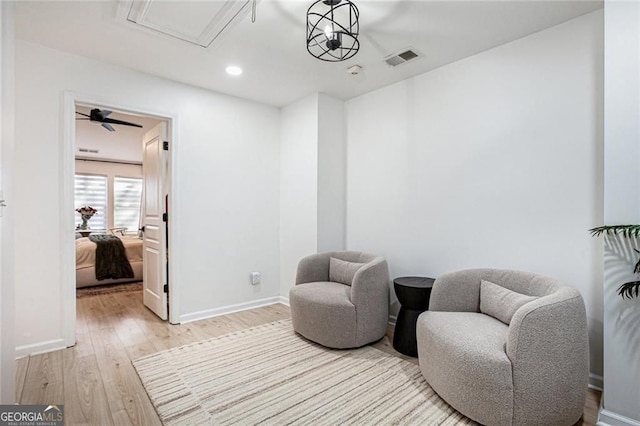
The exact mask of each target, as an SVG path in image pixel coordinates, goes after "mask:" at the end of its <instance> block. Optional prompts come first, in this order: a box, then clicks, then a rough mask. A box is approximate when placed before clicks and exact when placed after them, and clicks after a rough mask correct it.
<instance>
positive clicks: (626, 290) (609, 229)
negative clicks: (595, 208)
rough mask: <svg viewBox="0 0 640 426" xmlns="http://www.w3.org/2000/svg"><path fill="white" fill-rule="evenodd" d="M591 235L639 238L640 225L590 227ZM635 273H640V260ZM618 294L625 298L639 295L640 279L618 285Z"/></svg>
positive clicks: (639, 252)
mask: <svg viewBox="0 0 640 426" xmlns="http://www.w3.org/2000/svg"><path fill="white" fill-rule="evenodd" d="M589 232H591V236H593V237H598V236H600V235H602V234H607V235H612V234H613V235H622V236H623V237H625V238H638V237H640V225H610V226H599V227H597V228H593V229H589ZM633 250H634V251H635V252H636V253H638V254H640V251H638V250H636V249H635V248H634V249H633ZM633 273H634V274H640V260H638V262H637V263H636V265H635V266H634V268H633ZM618 294H619V295H620V296H621V297H622V298H623V299H624V298H625V297H628V298H629V299H631V298H632V297H638V296H639V295H640V281H629V282H628V283H624V284H622V285H620V287H618Z"/></svg>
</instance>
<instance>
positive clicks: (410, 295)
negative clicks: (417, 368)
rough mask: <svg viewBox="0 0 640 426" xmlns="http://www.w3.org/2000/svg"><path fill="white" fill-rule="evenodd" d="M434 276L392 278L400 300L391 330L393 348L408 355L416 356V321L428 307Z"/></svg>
mask: <svg viewBox="0 0 640 426" xmlns="http://www.w3.org/2000/svg"><path fill="white" fill-rule="evenodd" d="M434 281H435V279H434V278H426V277H400V278H396V279H394V280H393V288H394V289H395V291H396V297H397V298H398V301H399V302H400V305H401V306H400V312H399V313H398V319H397V320H396V328H395V331H394V332H393V348H394V349H395V350H397V351H398V352H400V353H403V354H405V355H409V356H418V344H417V342H416V323H417V321H418V316H419V315H420V314H421V313H423V312H424V311H426V310H427V309H428V308H429V297H430V296H431V289H432V288H433V282H434Z"/></svg>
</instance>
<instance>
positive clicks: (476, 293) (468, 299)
mask: <svg viewBox="0 0 640 426" xmlns="http://www.w3.org/2000/svg"><path fill="white" fill-rule="evenodd" d="M485 272H486V270H484V269H467V270H463V271H456V272H450V273H448V274H443V275H441V276H439V277H438V279H436V281H435V282H434V283H433V289H432V290H431V298H430V299H429V310H430V311H447V312H480V280H481V279H482V278H483V274H484V273H485Z"/></svg>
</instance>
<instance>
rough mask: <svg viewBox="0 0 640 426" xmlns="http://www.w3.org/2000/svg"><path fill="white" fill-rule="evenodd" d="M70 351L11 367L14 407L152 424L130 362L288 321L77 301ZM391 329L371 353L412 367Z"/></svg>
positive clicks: (588, 416) (590, 416)
mask: <svg viewBox="0 0 640 426" xmlns="http://www.w3.org/2000/svg"><path fill="white" fill-rule="evenodd" d="M77 310H78V314H77V318H78V322H77V340H78V343H77V345H76V346H74V347H72V348H68V349H64V350H61V351H56V352H49V353H46V354H41V355H34V356H30V357H25V358H22V359H20V360H18V369H17V373H16V401H18V402H19V403H20V404H53V403H61V404H64V409H65V417H66V424H67V425H118V426H124V425H129V424H134V425H160V424H161V423H160V420H159V419H158V416H157V415H156V413H155V410H154V408H153V406H152V405H151V402H150V401H149V398H148V397H147V394H146V392H145V390H144V388H143V387H142V383H141V382H140V379H139V378H138V375H137V374H136V372H135V370H134V368H133V365H132V364H131V361H132V360H134V359H136V358H138V357H141V356H143V355H147V354H151V353H154V352H158V351H161V350H164V349H168V348H171V347H175V346H182V345H184V344H187V343H191V342H196V341H200V340H204V339H208V338H211V337H215V336H219V335H222V334H226V333H229V332H232V331H236V330H241V329H244V328H248V327H252V326H255V325H259V324H264V323H268V322H272V321H278V320H281V319H284V318H289V316H290V315H289V308H288V307H287V306H285V305H281V304H277V305H271V306H267V307H263V308H258V309H252V310H249V311H244V312H238V313H234V314H229V315H224V316H220V317H216V318H211V319H208V320H202V321H197V322H193V323H189V324H184V325H170V324H168V323H167V322H164V321H161V320H160V319H158V318H157V317H156V316H155V315H154V314H152V313H151V311H149V310H148V309H146V308H145V307H144V306H143V305H142V294H141V293H120V294H107V295H101V296H94V297H86V298H82V299H78V303H77ZM392 336H393V328H392V327H389V331H388V332H387V335H386V336H385V337H384V338H383V339H382V340H381V341H380V342H378V343H376V344H375V345H374V346H375V347H376V348H378V349H380V350H383V351H385V352H388V353H390V354H393V355H395V356H399V357H402V358H404V359H407V360H409V361H411V362H414V363H417V360H416V358H410V357H406V356H404V355H402V354H399V353H398V352H396V351H395V350H394V349H393V347H392V346H391V343H390V342H391V341H392V338H393V337H392ZM599 403H600V393H599V392H595V391H589V394H588V397H587V401H586V404H585V414H584V416H583V419H582V420H581V421H580V422H578V423H577V424H578V425H595V422H596V416H597V411H598V405H599Z"/></svg>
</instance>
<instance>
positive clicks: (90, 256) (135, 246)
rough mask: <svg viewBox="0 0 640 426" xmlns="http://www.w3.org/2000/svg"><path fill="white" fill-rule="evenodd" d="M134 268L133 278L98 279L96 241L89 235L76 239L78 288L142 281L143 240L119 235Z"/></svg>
mask: <svg viewBox="0 0 640 426" xmlns="http://www.w3.org/2000/svg"><path fill="white" fill-rule="evenodd" d="M118 238H120V239H121V240H122V244H123V245H124V248H125V252H126V255H127V259H129V263H131V269H133V274H134V276H133V278H120V279H111V278H109V279H104V280H97V279H96V269H95V262H96V243H94V242H92V241H91V240H89V238H87V237H82V238H78V239H76V288H82V287H91V286H97V285H104V284H118V283H126V282H134V281H142V240H141V239H140V238H138V237H136V236H118Z"/></svg>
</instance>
